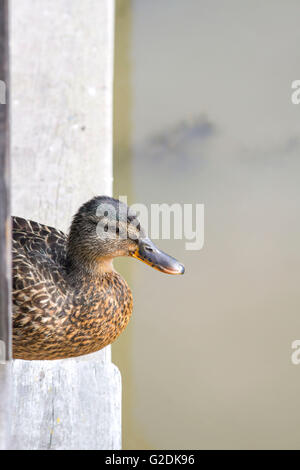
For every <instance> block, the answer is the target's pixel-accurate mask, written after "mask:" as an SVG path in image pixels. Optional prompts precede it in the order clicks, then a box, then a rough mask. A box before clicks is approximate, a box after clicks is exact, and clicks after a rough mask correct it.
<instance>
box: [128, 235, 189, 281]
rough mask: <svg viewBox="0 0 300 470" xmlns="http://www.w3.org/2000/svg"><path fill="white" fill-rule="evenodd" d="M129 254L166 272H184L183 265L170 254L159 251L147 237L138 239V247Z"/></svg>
mask: <svg viewBox="0 0 300 470" xmlns="http://www.w3.org/2000/svg"><path fill="white" fill-rule="evenodd" d="M131 256H133V257H134V258H137V259H139V260H141V261H143V262H144V263H146V264H149V266H151V267H152V268H155V269H158V270H159V271H161V272H163V273H166V274H183V273H184V266H183V265H182V264H180V263H179V262H178V261H177V260H176V259H175V258H172V256H169V255H167V254H166V253H164V252H163V251H160V250H159V249H158V248H157V247H156V246H155V245H154V243H153V242H152V241H151V240H150V239H149V238H143V239H141V240H139V245H138V248H137V249H136V251H134V252H132V253H131Z"/></svg>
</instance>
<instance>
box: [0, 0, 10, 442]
mask: <svg viewBox="0 0 300 470" xmlns="http://www.w3.org/2000/svg"><path fill="white" fill-rule="evenodd" d="M0 81H1V82H0V84H1V87H0V93H1V96H0V449H5V448H6V447H7V442H8V439H9V410H10V406H9V398H10V393H9V382H10V368H9V364H8V362H9V360H10V357H11V326H10V322H11V315H10V291H11V288H10V259H11V255H10V252H11V250H10V239H11V235H10V191H9V189H10V188H9V186H10V181H9V99H8V89H9V60H8V0H0Z"/></svg>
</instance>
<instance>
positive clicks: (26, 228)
mask: <svg viewBox="0 0 300 470" xmlns="http://www.w3.org/2000/svg"><path fill="white" fill-rule="evenodd" d="M66 247H67V237H66V235H65V234H64V233H62V232H60V231H58V230H56V229H54V228H51V227H47V226H45V225H41V224H38V223H36V222H32V221H28V220H25V219H22V218H19V217H14V218H13V356H14V358H20V359H29V360H31V359H61V358H66V357H73V356H79V355H82V354H88V353H91V352H95V351H97V350H99V349H101V348H103V347H104V346H107V345H108V344H110V343H112V342H113V341H114V340H115V339H116V338H117V337H118V336H119V334H120V333H121V332H122V330H123V329H124V328H125V327H126V325H127V323H128V321H129V318H130V315H131V312H132V295H131V291H130V289H129V287H128V285H127V283H126V282H125V281H124V279H122V277H121V276H120V275H119V274H118V273H116V272H115V271H110V272H103V273H101V272H100V273H99V272H97V273H96V272H95V273H91V274H90V275H89V276H80V278H79V279H77V278H72V276H69V274H68V272H67V269H66Z"/></svg>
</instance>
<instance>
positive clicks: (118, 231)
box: [116, 227, 120, 235]
mask: <svg viewBox="0 0 300 470" xmlns="http://www.w3.org/2000/svg"><path fill="white" fill-rule="evenodd" d="M116 233H117V234H118V235H119V233H120V229H119V227H117V228H116Z"/></svg>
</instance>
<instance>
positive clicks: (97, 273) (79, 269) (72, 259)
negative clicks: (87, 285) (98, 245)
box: [66, 247, 114, 282]
mask: <svg viewBox="0 0 300 470" xmlns="http://www.w3.org/2000/svg"><path fill="white" fill-rule="evenodd" d="M68 248H69V247H68ZM66 271H67V275H68V277H69V279H71V280H72V279H73V280H75V281H77V282H80V281H84V280H85V281H86V280H88V279H91V278H99V277H102V276H105V275H106V274H108V273H111V272H113V271H114V267H113V258H112V257H105V256H99V255H97V254H93V253H92V252H90V253H86V252H84V251H80V250H72V249H68V250H67V256H66Z"/></svg>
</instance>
